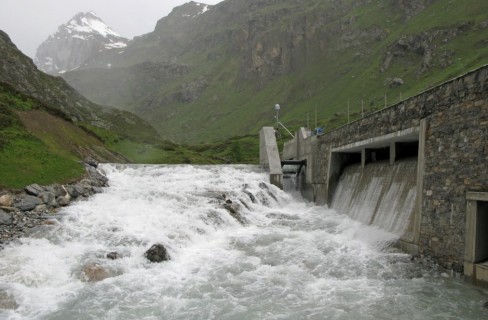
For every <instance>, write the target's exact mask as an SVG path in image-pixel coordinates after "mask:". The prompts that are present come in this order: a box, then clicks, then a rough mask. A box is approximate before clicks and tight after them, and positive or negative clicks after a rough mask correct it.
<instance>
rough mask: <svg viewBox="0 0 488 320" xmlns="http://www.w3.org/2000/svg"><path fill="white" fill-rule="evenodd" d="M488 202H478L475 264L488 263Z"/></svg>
mask: <svg viewBox="0 0 488 320" xmlns="http://www.w3.org/2000/svg"><path fill="white" fill-rule="evenodd" d="M486 230H488V202H487V201H477V208H476V240H475V263H482V262H488V232H486Z"/></svg>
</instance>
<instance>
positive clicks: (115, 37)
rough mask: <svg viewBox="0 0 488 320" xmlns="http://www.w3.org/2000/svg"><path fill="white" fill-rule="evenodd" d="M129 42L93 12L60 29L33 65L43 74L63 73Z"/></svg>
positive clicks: (44, 46) (71, 21)
mask: <svg viewBox="0 0 488 320" xmlns="http://www.w3.org/2000/svg"><path fill="white" fill-rule="evenodd" d="M128 41H129V40H128V39H126V38H124V37H121V36H120V35H119V34H117V33H116V32H114V31H113V30H112V29H111V28H110V27H109V26H107V25H106V24H105V23H104V22H103V21H102V20H101V19H100V18H99V17H98V16H97V15H96V14H95V13H94V12H82V13H78V14H77V15H76V16H74V17H73V18H72V19H71V20H69V21H68V22H67V23H66V24H63V25H61V26H59V28H58V31H57V32H56V33H55V34H53V35H51V36H49V38H48V39H47V40H46V41H44V42H43V43H42V44H41V45H40V46H39V47H38V48H37V52H36V57H35V59H34V62H35V64H36V65H37V66H38V67H39V69H40V70H42V71H44V72H46V73H49V74H54V75H55V74H59V73H64V72H66V71H69V70H74V69H77V68H78V67H80V66H81V65H82V64H83V63H84V62H85V60H87V59H88V58H89V57H91V56H92V55H94V54H95V53H97V52H102V51H106V50H118V49H121V48H124V47H126V46H127V43H128Z"/></svg>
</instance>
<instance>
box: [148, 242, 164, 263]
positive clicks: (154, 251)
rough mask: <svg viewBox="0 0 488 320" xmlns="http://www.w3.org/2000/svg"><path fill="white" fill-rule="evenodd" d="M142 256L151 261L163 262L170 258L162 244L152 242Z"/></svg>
mask: <svg viewBox="0 0 488 320" xmlns="http://www.w3.org/2000/svg"><path fill="white" fill-rule="evenodd" d="M144 257H146V258H147V259H148V260H149V261H151V262H163V261H168V260H170V256H169V254H168V251H167V250H166V248H165V247H164V245H162V244H160V243H158V244H154V245H153V246H152V247H151V248H149V250H147V251H146V253H144Z"/></svg>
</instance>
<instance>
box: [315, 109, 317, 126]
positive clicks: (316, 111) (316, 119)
mask: <svg viewBox="0 0 488 320" xmlns="http://www.w3.org/2000/svg"><path fill="white" fill-rule="evenodd" d="M315 129H317V105H315Z"/></svg>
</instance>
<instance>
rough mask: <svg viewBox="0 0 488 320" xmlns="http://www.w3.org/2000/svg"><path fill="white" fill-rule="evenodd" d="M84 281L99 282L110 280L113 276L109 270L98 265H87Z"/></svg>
mask: <svg viewBox="0 0 488 320" xmlns="http://www.w3.org/2000/svg"><path fill="white" fill-rule="evenodd" d="M83 274H84V280H85V281H88V282H98V281H102V280H104V279H107V278H109V277H110V276H111V275H110V273H109V272H108V270H107V269H105V268H104V267H103V266H101V265H99V264H98V263H91V264H87V265H85V266H84V267H83Z"/></svg>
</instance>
